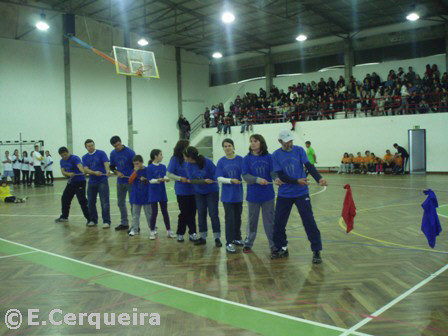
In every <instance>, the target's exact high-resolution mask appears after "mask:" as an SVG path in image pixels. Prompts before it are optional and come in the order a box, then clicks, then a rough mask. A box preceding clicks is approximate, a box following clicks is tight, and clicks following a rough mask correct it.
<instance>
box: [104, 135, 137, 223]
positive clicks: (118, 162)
mask: <svg viewBox="0 0 448 336" xmlns="http://www.w3.org/2000/svg"><path fill="white" fill-rule="evenodd" d="M110 144H111V145H112V146H113V147H114V148H115V149H114V150H113V151H112V152H111V153H110V169H111V170H112V171H113V172H114V173H115V174H116V175H117V176H118V178H117V199H118V201H117V203H118V208H119V209H120V215H121V222H120V225H118V226H117V227H115V231H121V230H126V231H128V230H129V221H128V211H127V209H126V194H130V193H131V187H132V185H131V184H129V177H130V176H131V174H132V173H133V171H134V164H133V163H132V160H133V159H134V157H135V152H134V151H133V150H132V149H130V148H129V147H126V146H125V145H123V144H122V143H121V139H120V137H119V136H117V135H115V136H113V137H112V138H111V139H110ZM131 210H132V203H131Z"/></svg>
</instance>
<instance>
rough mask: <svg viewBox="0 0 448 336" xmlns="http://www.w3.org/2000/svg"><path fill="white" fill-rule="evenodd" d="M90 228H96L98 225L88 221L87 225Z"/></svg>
mask: <svg viewBox="0 0 448 336" xmlns="http://www.w3.org/2000/svg"><path fill="white" fill-rule="evenodd" d="M86 225H87V226H88V227H92V226H96V223H94V222H91V221H87V224H86Z"/></svg>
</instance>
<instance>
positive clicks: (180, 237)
mask: <svg viewBox="0 0 448 336" xmlns="http://www.w3.org/2000/svg"><path fill="white" fill-rule="evenodd" d="M177 242H178V243H183V242H184V236H182V235H177Z"/></svg>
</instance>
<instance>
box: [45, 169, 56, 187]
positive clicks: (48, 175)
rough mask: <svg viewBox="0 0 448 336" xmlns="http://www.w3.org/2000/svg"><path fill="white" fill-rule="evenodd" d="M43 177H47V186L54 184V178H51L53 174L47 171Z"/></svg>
mask: <svg viewBox="0 0 448 336" xmlns="http://www.w3.org/2000/svg"><path fill="white" fill-rule="evenodd" d="M45 175H46V177H47V183H48V184H50V183H51V184H53V182H54V177H53V172H52V171H47V172H45Z"/></svg>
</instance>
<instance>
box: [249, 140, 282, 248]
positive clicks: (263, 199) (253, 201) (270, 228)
mask: <svg viewBox="0 0 448 336" xmlns="http://www.w3.org/2000/svg"><path fill="white" fill-rule="evenodd" d="M242 174H243V179H244V181H246V182H247V195H246V199H247V204H248V211H249V222H248V225H247V237H246V240H245V241H244V248H243V252H244V253H251V252H252V246H253V245H254V242H255V237H256V236H257V229H258V218H259V216H260V210H261V213H262V217H263V226H264V231H265V233H266V237H267V238H268V242H269V248H270V249H271V252H272V251H273V250H274V248H275V246H274V240H273V234H274V209H275V192H274V186H273V185H272V175H273V163H272V155H271V154H269V152H268V146H267V144H266V141H265V139H264V137H263V136H262V135H260V134H253V135H251V137H250V147H249V154H247V155H246V156H245V157H244V159H243V172H242Z"/></svg>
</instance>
